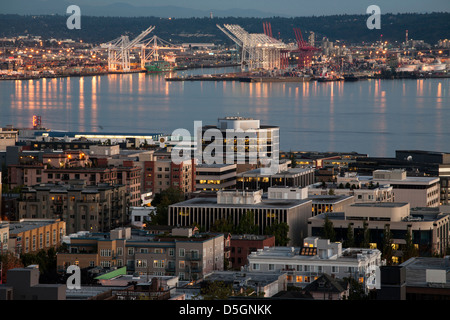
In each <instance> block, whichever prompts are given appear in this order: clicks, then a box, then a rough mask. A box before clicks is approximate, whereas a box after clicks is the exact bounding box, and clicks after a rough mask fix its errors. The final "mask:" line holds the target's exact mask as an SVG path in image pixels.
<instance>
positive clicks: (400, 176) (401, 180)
mask: <svg viewBox="0 0 450 320" xmlns="http://www.w3.org/2000/svg"><path fill="white" fill-rule="evenodd" d="M359 179H360V180H361V181H363V182H364V181H365V182H369V183H370V182H371V183H372V184H374V185H376V184H380V185H381V184H389V185H390V186H392V188H393V191H394V200H395V201H396V202H408V203H410V204H411V207H412V208H413V207H437V206H439V204H440V182H439V177H409V176H407V175H406V171H405V170H403V169H394V170H375V171H373V174H372V176H359Z"/></svg>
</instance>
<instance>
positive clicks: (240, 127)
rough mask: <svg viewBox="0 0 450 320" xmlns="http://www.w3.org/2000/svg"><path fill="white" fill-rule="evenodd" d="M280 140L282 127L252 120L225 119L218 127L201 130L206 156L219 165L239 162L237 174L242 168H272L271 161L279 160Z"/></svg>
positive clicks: (212, 126)
mask: <svg viewBox="0 0 450 320" xmlns="http://www.w3.org/2000/svg"><path fill="white" fill-rule="evenodd" d="M205 134H206V135H205ZM231 140H233V142H231ZM212 141H214V142H213V143H212ZM279 141H280V128H279V127H277V126H270V125H261V123H260V120H257V119H253V118H244V117H239V116H236V117H234V116H230V117H224V118H219V119H218V120H217V125H206V126H203V128H202V151H203V153H204V154H205V153H206V154H207V155H208V156H212V157H214V158H217V162H216V163H219V162H220V164H223V163H226V164H231V163H236V164H237V167H238V172H240V171H241V168H246V169H244V170H248V168H251V167H258V166H261V165H262V166H266V165H270V164H269V163H268V162H267V161H266V160H268V159H272V160H275V161H278V158H279V150H280V146H279ZM208 146H209V147H208ZM212 151H214V154H212ZM262 153H263V157H261V155H262ZM204 160H205V159H203V161H204Z"/></svg>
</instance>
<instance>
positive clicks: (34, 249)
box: [32, 235, 36, 251]
mask: <svg viewBox="0 0 450 320" xmlns="http://www.w3.org/2000/svg"><path fill="white" fill-rule="evenodd" d="M32 247H33V249H32V250H33V251H36V236H35V235H33V246H32Z"/></svg>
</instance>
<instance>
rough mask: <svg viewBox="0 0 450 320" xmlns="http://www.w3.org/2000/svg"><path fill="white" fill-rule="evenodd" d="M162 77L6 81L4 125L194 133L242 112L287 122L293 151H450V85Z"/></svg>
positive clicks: (284, 145) (0, 108)
mask: <svg viewBox="0 0 450 320" xmlns="http://www.w3.org/2000/svg"><path fill="white" fill-rule="evenodd" d="M223 71H224V70H223V69H222V70H220V69H205V70H197V71H184V73H186V74H192V73H195V72H197V73H198V72H205V73H206V72H209V73H220V72H223ZM228 71H230V70H228ZM164 76H165V75H162V74H160V75H146V74H143V73H141V74H126V75H108V76H94V77H73V78H59V79H39V80H25V81H0V126H5V125H8V124H12V125H14V126H17V127H30V126H31V118H32V115H40V116H41V117H42V124H43V125H44V126H45V127H47V128H51V129H55V130H56V129H57V130H71V131H97V132H102V131H103V132H136V133H138V132H139V133H153V132H163V133H167V134H170V133H171V132H172V131H173V130H175V129H177V128H185V129H188V130H189V131H190V132H191V133H193V124H194V121H203V123H204V124H216V123H217V118H218V117H223V116H233V115H240V116H245V117H253V118H257V119H260V120H261V123H262V124H270V125H276V126H279V127H280V147H281V149H282V150H285V151H288V150H317V151H357V152H362V153H368V154H369V155H371V156H389V157H391V156H394V155H395V150H398V149H424V150H435V151H446V152H449V151H450V95H449V89H450V79H427V80H362V81H357V82H343V81H340V82H330V83H318V82H316V81H312V82H309V83H240V82H207V81H206V82H166V81H165V80H164Z"/></svg>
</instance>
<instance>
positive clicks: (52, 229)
mask: <svg viewBox="0 0 450 320" xmlns="http://www.w3.org/2000/svg"><path fill="white" fill-rule="evenodd" d="M5 225H7V226H8V228H9V241H8V249H9V251H11V252H13V253H14V254H16V255H17V256H19V255H21V254H24V253H30V252H37V251H39V250H42V249H44V250H48V249H50V248H57V247H58V246H60V245H61V239H62V237H63V236H65V234H66V223H65V222H64V221H61V220H59V219H21V220H20V221H10V222H7V223H5Z"/></svg>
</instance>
